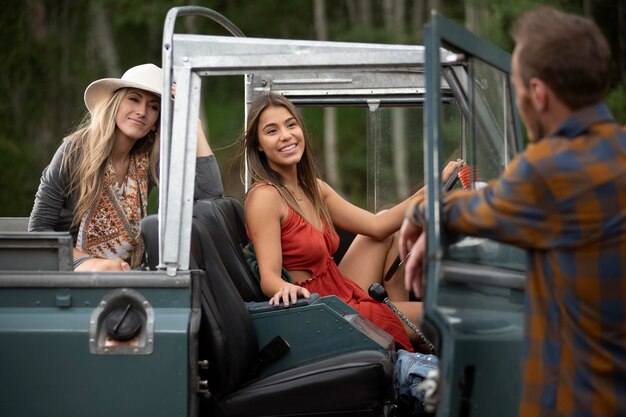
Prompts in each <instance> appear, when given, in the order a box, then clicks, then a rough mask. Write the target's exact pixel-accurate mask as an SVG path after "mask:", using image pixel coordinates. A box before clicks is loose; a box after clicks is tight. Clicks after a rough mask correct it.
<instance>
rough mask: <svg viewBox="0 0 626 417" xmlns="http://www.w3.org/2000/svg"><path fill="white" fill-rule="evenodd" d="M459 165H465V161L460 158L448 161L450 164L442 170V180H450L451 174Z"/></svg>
mask: <svg viewBox="0 0 626 417" xmlns="http://www.w3.org/2000/svg"><path fill="white" fill-rule="evenodd" d="M459 165H461V166H463V165H465V162H463V160H459V159H457V160H456V161H450V162H448V164H447V165H446V167H445V168H444V169H443V171H441V182H442V183H444V182H446V181H448V179H449V178H450V176H451V175H452V174H453V173H454V170H455V169H456V167H458V166H459Z"/></svg>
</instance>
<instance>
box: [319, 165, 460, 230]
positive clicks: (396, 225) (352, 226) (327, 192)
mask: <svg viewBox="0 0 626 417" xmlns="http://www.w3.org/2000/svg"><path fill="white" fill-rule="evenodd" d="M461 163H462V162H460V161H451V162H449V163H448V164H447V165H446V167H445V168H444V170H443V172H442V175H441V176H442V179H443V181H444V182H445V181H446V180H447V179H448V178H449V177H450V175H451V174H452V173H453V172H454V168H456V166H457V165H458V164H461ZM319 182H320V189H321V192H322V198H323V199H324V201H325V202H326V206H327V207H328V211H329V214H330V217H331V219H332V220H333V223H334V225H335V226H337V227H339V228H341V229H344V230H347V231H349V232H352V233H357V234H361V235H365V236H369V237H372V238H374V239H385V238H386V237H388V236H389V235H391V234H392V233H394V232H396V231H397V230H398V229H400V226H401V225H402V220H403V219H404V212H405V210H406V208H407V207H408V206H409V205H410V204H411V202H412V201H413V200H421V199H423V196H424V193H425V187H422V188H421V189H419V190H418V191H417V192H416V193H415V194H413V195H412V196H410V197H409V198H407V199H406V200H404V201H402V202H400V203H398V204H397V205H395V206H393V207H392V208H390V209H388V210H384V211H381V212H379V213H377V214H373V213H370V212H369V211H367V210H364V209H362V208H360V207H357V206H355V205H353V204H351V203H350V202H348V201H346V200H345V199H343V198H342V197H341V196H340V195H339V194H337V192H336V191H335V190H333V189H332V187H331V186H330V185H328V184H326V183H325V182H323V181H321V180H320V181H319Z"/></svg>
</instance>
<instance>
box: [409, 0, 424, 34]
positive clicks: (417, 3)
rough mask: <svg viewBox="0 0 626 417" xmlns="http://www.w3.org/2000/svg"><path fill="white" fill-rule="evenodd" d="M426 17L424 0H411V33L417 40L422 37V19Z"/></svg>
mask: <svg viewBox="0 0 626 417" xmlns="http://www.w3.org/2000/svg"><path fill="white" fill-rule="evenodd" d="M425 18H426V0H413V14H412V18H411V21H412V22H413V35H414V36H415V38H416V39H417V40H418V41H419V40H421V39H423V30H424V21H425Z"/></svg>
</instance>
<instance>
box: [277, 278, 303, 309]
mask: <svg viewBox="0 0 626 417" xmlns="http://www.w3.org/2000/svg"><path fill="white" fill-rule="evenodd" d="M310 295H311V294H310V293H309V290H307V289H306V288H303V287H301V286H299V285H294V284H289V283H285V285H283V286H282V287H281V288H280V289H279V290H278V291H276V293H275V294H274V296H273V297H272V298H270V301H269V303H270V304H271V305H274V306H277V305H279V304H280V302H281V301H282V302H283V304H284V306H285V307H289V301H291V304H295V303H296V301H297V300H298V296H301V297H303V298H309V296H310Z"/></svg>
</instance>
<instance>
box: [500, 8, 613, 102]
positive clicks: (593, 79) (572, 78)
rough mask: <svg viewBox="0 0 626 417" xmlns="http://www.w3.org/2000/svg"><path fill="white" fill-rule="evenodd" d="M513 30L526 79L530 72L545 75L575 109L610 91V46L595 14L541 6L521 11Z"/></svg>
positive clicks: (525, 82) (561, 98)
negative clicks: (589, 16) (597, 23)
mask: <svg viewBox="0 0 626 417" xmlns="http://www.w3.org/2000/svg"><path fill="white" fill-rule="evenodd" d="M511 35H512V36H513V39H514V40H515V43H516V51H517V54H518V56H517V57H518V64H519V69H520V77H521V79H522V81H523V82H524V84H525V85H528V82H529V81H530V79H531V78H539V79H541V80H542V81H544V82H545V83H546V84H548V85H549V86H550V88H552V90H553V91H554V93H555V94H556V95H557V97H558V98H559V99H560V100H561V101H562V102H563V103H564V104H565V105H566V106H568V107H569V108H570V109H571V110H578V109H580V108H582V107H585V106H588V105H591V104H593V103H596V102H598V101H601V100H602V99H604V97H606V94H607V93H608V91H609V85H610V78H611V77H610V75H611V52H610V49H609V46H608V43H607V41H606V39H605V37H604V35H603V34H602V32H601V31H600V29H599V28H598V27H597V26H596V24H595V23H594V22H593V21H592V20H590V19H587V18H585V17H582V16H577V15H573V14H569V13H564V12H560V11H558V10H556V9H553V8H550V7H539V8H536V9H533V10H531V11H528V12H526V13H524V14H523V15H521V16H520V17H519V18H518V19H517V20H516V22H515V23H514V25H513V29H512V31H511Z"/></svg>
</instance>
